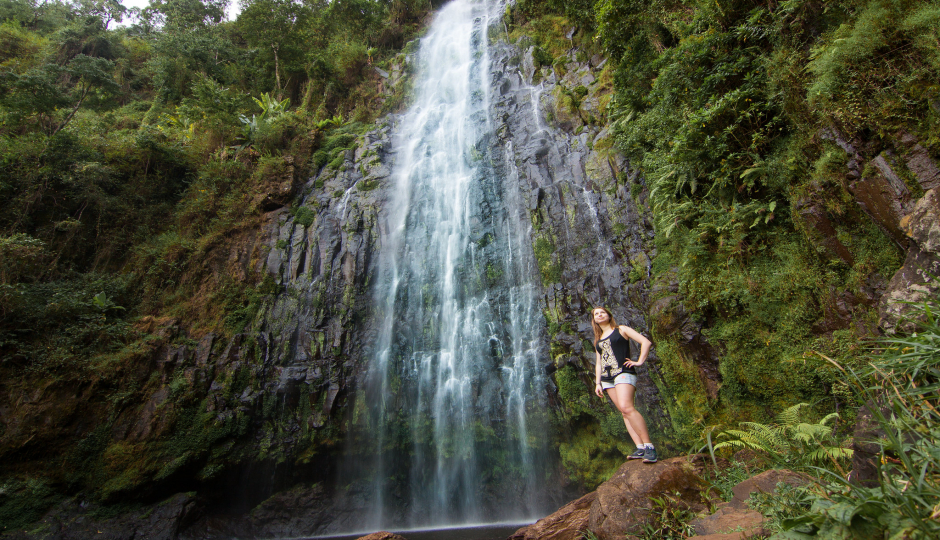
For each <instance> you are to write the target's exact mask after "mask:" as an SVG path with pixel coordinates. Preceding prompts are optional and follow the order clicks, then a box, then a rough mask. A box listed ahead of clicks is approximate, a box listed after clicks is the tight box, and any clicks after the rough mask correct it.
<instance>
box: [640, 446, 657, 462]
mask: <svg viewBox="0 0 940 540" xmlns="http://www.w3.org/2000/svg"><path fill="white" fill-rule="evenodd" d="M656 461H657V457H656V449H655V448H647V449H645V450H644V453H643V463H656Z"/></svg>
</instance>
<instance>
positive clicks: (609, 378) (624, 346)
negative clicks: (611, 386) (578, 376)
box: [594, 328, 636, 382]
mask: <svg viewBox="0 0 940 540" xmlns="http://www.w3.org/2000/svg"><path fill="white" fill-rule="evenodd" d="M594 349H595V350H596V351H597V352H598V354H600V355H601V380H602V381H605V382H614V378H615V377H616V376H617V375H620V374H621V373H630V374H633V375H636V369H634V368H632V367H628V368H625V367H623V365H624V363H625V362H626V361H627V360H629V359H630V340H629V339H626V338H624V337H623V336H622V335H620V329H619V328H616V329H614V331H613V332H611V333H610V335H609V336H607V337H605V338H601V339H599V340H598V341H597V345H595V346H594Z"/></svg>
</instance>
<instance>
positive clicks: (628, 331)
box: [620, 326, 653, 367]
mask: <svg viewBox="0 0 940 540" xmlns="http://www.w3.org/2000/svg"><path fill="white" fill-rule="evenodd" d="M620 335H622V336H623V337H625V338H629V339H632V340H633V341H636V342H637V343H639V344H640V358H639V359H638V360H637V361H636V362H634V361H632V360H630V361H627V362H624V364H626V366H627V367H634V366H642V365H643V362H646V357H647V356H648V355H649V353H650V347H652V346H653V342H652V341H650V340H649V339H648V338H647V337H646V336H644V335H643V334H641V333H639V332H637V331H636V330H634V329H632V328H630V327H629V326H621V327H620Z"/></svg>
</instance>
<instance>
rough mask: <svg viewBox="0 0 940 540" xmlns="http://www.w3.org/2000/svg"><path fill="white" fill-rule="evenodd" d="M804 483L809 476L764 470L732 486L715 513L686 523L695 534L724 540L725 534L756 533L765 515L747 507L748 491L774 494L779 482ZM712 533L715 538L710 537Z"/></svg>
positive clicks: (737, 536) (784, 471)
mask: <svg viewBox="0 0 940 540" xmlns="http://www.w3.org/2000/svg"><path fill="white" fill-rule="evenodd" d="M807 482H809V479H808V478H807V477H806V476H804V475H801V474H798V473H795V472H793V471H788V470H786V469H771V470H769V471H764V472H762V473H760V474H758V475H756V476H753V477H751V478H748V479H747V480H745V481H743V482H741V483H739V484H737V485H736V486H734V487H733V488H732V491H733V493H734V496H733V497H732V498H731V501H729V502H726V503H722V504H720V505H718V510H716V511H715V513H713V514H711V515H708V516H704V517H700V518H697V519H694V520H692V521H691V522H690V523H689V524H690V525H691V526H692V528H693V529H694V530H695V534H698V535H702V536H706V537H708V538H709V540H724V538H723V536H725V535H728V538H729V539H730V538H734V539H737V538H741V537H742V536H750V535H753V534H756V533H759V532H760V531H761V524H762V523H763V522H764V516H763V515H761V513H760V512H756V511H754V510H751V509H750V508H748V505H747V502H748V499H750V497H751V494H752V493H773V492H775V491H776V489H777V484H780V483H785V484H790V485H792V486H798V485H803V484H805V483H807ZM711 535H716V537H715V538H714V539H713V538H711ZM696 538H698V537H696Z"/></svg>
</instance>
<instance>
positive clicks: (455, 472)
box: [341, 0, 552, 527]
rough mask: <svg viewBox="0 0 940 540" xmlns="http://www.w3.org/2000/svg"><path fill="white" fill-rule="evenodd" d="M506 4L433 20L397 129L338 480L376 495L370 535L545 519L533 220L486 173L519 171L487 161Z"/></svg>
mask: <svg viewBox="0 0 940 540" xmlns="http://www.w3.org/2000/svg"><path fill="white" fill-rule="evenodd" d="M504 7H505V5H504V4H501V3H499V2H495V3H494V2H489V3H488V2H481V1H476V2H474V1H470V0H455V1H454V2H453V3H451V4H449V5H447V6H445V7H444V8H443V9H442V10H441V11H440V13H439V14H438V16H437V18H436V19H435V21H434V22H433V24H432V25H431V27H430V30H429V32H428V34H427V36H426V37H425V38H423V39H422V41H421V48H420V51H419V53H418V55H419V59H418V60H419V73H418V79H417V85H416V99H415V102H414V105H413V106H412V108H411V109H410V111H409V112H408V113H407V114H406V115H405V116H404V118H403V119H402V122H401V125H400V128H399V131H398V136H397V142H396V145H395V146H396V151H397V158H396V169H395V173H394V182H395V184H394V186H393V187H392V192H391V195H390V200H389V201H388V204H387V206H386V209H385V219H384V220H383V221H382V223H381V224H380V228H381V245H380V247H379V263H378V270H377V272H378V276H377V282H376V284H375V291H376V292H375V302H376V305H375V317H374V321H375V323H374V324H375V331H376V338H375V343H374V355H373V356H372V357H371V358H370V359H369V361H368V362H367V365H368V368H367V369H368V372H367V373H366V374H365V377H364V382H363V384H361V385H360V390H359V394H358V396H357V398H356V399H357V405H356V411H355V412H354V413H353V415H354V418H353V421H354V423H355V427H354V429H353V430H352V431H353V436H352V438H351V442H350V448H349V454H350V455H351V456H353V458H352V459H353V461H354V463H351V464H349V465H348V466H347V467H346V468H345V471H346V472H345V473H344V474H356V476H358V477H359V480H358V481H359V482H361V483H362V484H364V485H366V486H368V487H365V488H364V489H362V492H363V494H364V497H365V498H366V499H368V502H366V503H365V506H366V507H367V508H368V510H367V513H368V514H369V517H370V519H371V523H369V524H368V525H369V526H372V527H392V526H394V527H420V526H439V525H450V524H461V523H481V522H494V521H500V520H520V519H529V518H534V517H537V516H540V515H544V513H545V511H546V510H548V502H547V496H546V493H547V492H549V491H551V489H550V488H549V487H548V486H546V485H545V484H546V481H547V479H548V477H549V472H550V471H551V470H552V464H551V460H550V458H549V457H548V456H549V455H550V454H551V449H550V445H551V441H550V437H549V435H548V422H547V399H546V394H547V392H546V385H547V384H548V378H547V377H546V376H545V374H544V370H543V369H542V364H543V363H544V362H546V361H547V350H546V347H545V338H544V335H543V328H544V322H543V320H542V318H541V312H540V309H539V304H538V294H539V292H538V291H539V285H538V282H537V277H536V276H537V269H536V266H535V263H534V258H533V253H532V247H531V241H530V240H529V234H530V230H529V227H530V225H529V219H528V216H527V215H525V214H524V213H523V212H524V208H523V205H522V201H521V197H520V195H519V193H518V187H517V186H516V185H515V183H517V182H518V179H517V178H515V177H513V171H512V170H508V171H506V170H498V168H497V167H496V166H494V165H493V163H494V161H500V162H502V161H506V162H509V163H511V162H512V160H511V159H505V160H504V159H497V160H494V159H492V157H491V153H492V150H491V143H492V142H493V136H492V131H493V130H492V123H491V120H490V118H489V106H490V103H489V97H490V96H489V94H490V92H489V83H488V81H487V75H488V70H489V58H488V50H487V49H488V47H487V31H488V27H489V24H490V22H491V21H493V22H494V23H495V22H498V21H499V16H500V15H501V14H502V11H503V9H504ZM510 154H511V152H510ZM500 158H502V156H500ZM341 480H343V481H346V482H349V481H350V479H349V478H345V479H341ZM364 517H366V516H364ZM363 525H366V523H365V522H364V523H363Z"/></svg>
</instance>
